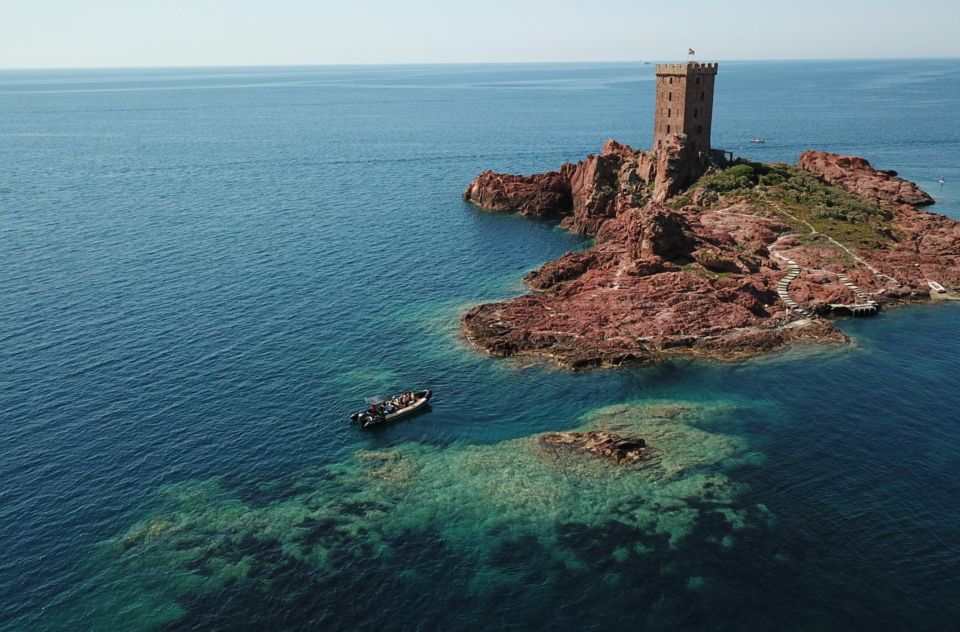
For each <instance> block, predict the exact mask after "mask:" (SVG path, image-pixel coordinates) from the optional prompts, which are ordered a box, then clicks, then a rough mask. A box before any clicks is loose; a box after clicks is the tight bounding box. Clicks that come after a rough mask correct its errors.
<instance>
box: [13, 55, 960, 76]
mask: <svg viewBox="0 0 960 632" xmlns="http://www.w3.org/2000/svg"><path fill="white" fill-rule="evenodd" d="M923 60H927V61H940V60H943V61H947V60H960V55H958V56H946V57H928V56H916V57H776V58H775V57H769V58H759V57H758V58H746V59H744V58H740V59H734V58H730V59H724V58H722V57H718V58H711V59H710V62H711V63H712V62H718V63H746V62H803V61H821V62H830V61H923ZM685 61H699V60H689V59H687V60H674V61H667V60H658V59H632V60H631V59H606V60H553V61H456V62H440V61H426V62H417V61H414V62H355V63H346V62H343V63H292V64H285V63H279V64H271V63H262V64H261V63H257V64H188V65H164V64H157V65H142V66H19V67H0V72H27V71H44V70H199V69H212V68H238V69H239V68H383V67H409V66H521V65H527V66H531V65H551V64H553V65H560V64H567V65H569V64H649V65H653V64H660V63H684V62H685ZM701 63H703V62H701Z"/></svg>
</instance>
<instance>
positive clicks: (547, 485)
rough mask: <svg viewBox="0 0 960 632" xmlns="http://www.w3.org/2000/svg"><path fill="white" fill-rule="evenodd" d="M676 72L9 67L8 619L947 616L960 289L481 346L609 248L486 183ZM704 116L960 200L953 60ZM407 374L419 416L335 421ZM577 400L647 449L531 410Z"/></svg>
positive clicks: (4, 499) (1, 386)
mask: <svg viewBox="0 0 960 632" xmlns="http://www.w3.org/2000/svg"><path fill="white" fill-rule="evenodd" d="M653 91H654V85H653V67H652V66H650V65H641V64H603V65H585V64H581V65H565V64H555V65H519V66H513V65H501V66H409V67H356V68H344V67H339V68H324V67H318V68H249V69H242V68H238V69H196V70H171V69H158V70H103V71H69V72H68V71H44V72H38V71H29V72H28V71H22V72H13V71H4V72H2V73H0V628H2V629H4V630H78V629H91V630H147V629H166V630H184V629H189V630H207V629H287V630H289V629H324V630H354V629H369V630H408V629H421V630H491V629H558V630H559V629H566V630H590V629H597V630H611V629H614V630H633V629H651V630H656V629H664V630H676V629H691V630H693V629H696V630H786V629H803V630H851V629H861V630H878V629H892V630H903V629H916V630H919V629H923V630H933V629H952V628H953V627H954V626H955V625H956V621H957V620H960V581H958V579H957V577H958V568H960V546H958V544H957V543H958V542H960V502H958V499H960V366H958V363H960V333H958V332H960V306H958V305H926V306H919V307H910V308H904V309H896V310H888V311H886V312H884V313H882V314H881V315H880V316H878V317H877V318H873V319H869V320H866V319H865V320H843V321H838V324H839V326H840V327H841V328H842V329H843V330H844V331H845V332H846V333H847V334H848V335H849V336H850V339H851V342H850V344H848V345H846V346H843V347H821V348H798V349H793V350H790V351H788V352H785V353H780V354H776V355H774V356H771V357H767V358H763V359H759V360H754V361H748V362H739V363H735V364H714V363H703V362H692V361H672V362H669V363H664V364H662V365H659V366H654V367H647V368H633V369H622V370H608V371H594V372H588V373H582V374H572V373H568V372H564V371H560V370H557V369H554V368H551V367H550V366H547V365H544V364H542V363H536V362H529V361H525V362H518V361H514V360H504V359H496V358H491V357H488V356H485V355H483V354H480V353H477V352H476V351H474V350H473V349H471V348H470V347H469V345H467V344H466V343H465V342H464V341H463V340H462V338H461V337H460V335H459V317H460V313H461V312H462V310H463V309H465V308H466V307H468V306H470V305H472V304H475V303H477V302H481V301H486V300H492V299H498V298H503V297H509V296H514V295H516V294H519V293H522V292H523V291H524V288H523V286H522V285H521V282H520V279H521V277H522V275H523V274H524V273H525V272H526V271H528V270H531V269H533V268H535V267H536V266H538V265H540V264H542V263H543V262H545V261H547V260H549V259H552V258H554V257H557V256H559V255H560V254H562V253H563V252H565V251H568V250H571V249H578V248H585V247H588V246H589V243H588V242H586V241H584V240H582V239H581V238H579V237H577V236H575V235H571V234H569V233H566V232H563V231H561V230H559V229H558V228H557V227H556V226H554V225H550V224H545V223H538V222H535V221H531V220H526V219H522V218H518V217H513V216H509V215H495V214H490V213H486V212H483V211H480V210H477V209H475V208H473V207H470V206H468V205H466V204H465V203H463V202H462V201H461V200H460V194H461V192H462V191H463V189H464V187H465V186H466V184H467V182H468V181H469V180H470V179H471V178H472V177H473V176H474V175H475V174H476V173H478V172H480V171H482V170H484V169H488V168H489V169H495V170H498V171H514V172H532V171H542V170H547V169H552V168H555V167H557V166H559V165H560V164H561V163H563V162H564V161H575V160H579V159H581V158H582V157H583V156H585V155H586V154H587V153H588V152H596V151H598V150H599V148H600V146H601V144H602V143H603V141H604V140H605V139H607V138H616V139H618V140H620V141H623V142H626V143H629V144H632V145H634V146H638V147H643V146H648V145H649V143H650V139H651V133H652V127H653V123H652V116H653V113H652V105H653V96H654V93H653ZM714 121H715V127H714V143H713V144H714V146H716V147H722V148H726V149H730V150H733V151H734V152H735V153H738V154H741V153H742V154H746V155H748V156H750V157H752V158H755V159H759V160H765V161H770V160H786V161H793V160H795V159H796V158H797V156H798V155H799V153H800V152H801V151H802V150H803V149H806V148H817V149H824V150H829V151H834V152H842V153H852V154H859V155H863V156H865V157H866V158H868V159H869V160H871V161H872V162H873V163H874V164H875V165H876V166H877V167H879V168H888V169H896V170H897V171H899V172H900V173H901V175H903V176H905V177H907V178H910V179H913V180H916V181H917V182H918V183H919V184H920V185H921V186H923V187H924V188H925V189H927V190H928V191H929V192H930V193H931V194H932V195H933V196H934V197H936V198H937V205H936V206H935V207H934V210H936V211H938V212H941V213H945V214H947V215H951V216H953V217H960V65H958V64H957V62H956V60H945V61H937V60H919V61H917V60H914V61H909V62H907V61H848V62H816V63H813V62H803V63H801V62H782V63H722V64H721V66H720V73H719V75H718V79H717V105H716V111H715V114H714ZM757 136H762V137H764V138H765V139H766V143H765V144H764V145H751V144H750V143H749V139H751V138H754V137H757ZM941 176H944V178H945V181H946V183H945V184H943V185H942V186H941V185H940V184H939V183H938V180H939V178H940V177H941ZM409 387H424V388H432V389H434V392H435V398H434V401H433V410H432V412H429V413H428V414H425V415H421V416H418V417H416V418H414V419H411V420H408V421H404V422H401V423H398V424H395V425H393V426H391V427H388V428H383V429H378V430H376V431H372V432H361V431H359V430H358V429H357V428H356V427H354V426H352V425H350V424H349V423H348V422H347V421H346V415H347V414H349V413H350V412H352V411H353V410H355V409H357V408H359V407H361V406H363V398H364V396H368V395H373V394H376V393H384V394H389V393H390V392H392V391H398V390H401V389H406V388H409ZM580 427H583V428H606V429H613V430H617V431H621V432H625V433H630V434H636V435H639V436H643V437H645V438H646V439H647V441H648V442H649V443H650V445H651V446H652V447H653V448H654V449H655V454H656V456H655V458H653V459H652V460H651V461H650V463H648V465H647V466H646V467H644V468H642V469H641V470H640V471H639V472H638V471H635V470H630V469H625V468H617V467H615V466H613V465H610V464H607V463H603V462H599V461H597V460H579V459H575V458H573V457H571V456H570V455H569V454H565V453H562V452H557V453H554V452H553V451H552V450H550V449H549V448H547V447H545V446H544V445H542V444H541V443H540V441H539V440H538V438H537V436H536V435H537V433H542V432H546V431H554V430H563V429H572V428H580Z"/></svg>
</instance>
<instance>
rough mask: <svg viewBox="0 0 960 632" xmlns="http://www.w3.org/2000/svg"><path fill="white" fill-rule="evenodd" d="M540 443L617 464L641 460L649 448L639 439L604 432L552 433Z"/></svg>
mask: <svg viewBox="0 0 960 632" xmlns="http://www.w3.org/2000/svg"><path fill="white" fill-rule="evenodd" d="M540 443H541V445H543V446H545V447H551V448H561V447H562V448H566V449H569V450H573V451H575V452H583V453H586V454H592V455H594V456H599V457H603V458H606V459H611V460H613V461H616V462H617V463H620V462H623V461H628V462H633V461H638V460H640V458H641V457H642V456H643V453H644V449H645V448H646V447H647V442H646V441H644V440H643V439H640V438H639V437H622V436H620V435H615V434H611V433H609V432H604V431H602V430H588V431H587V432H551V433H548V434H545V435H543V436H542V437H540Z"/></svg>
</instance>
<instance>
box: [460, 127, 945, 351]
mask: <svg viewBox="0 0 960 632" xmlns="http://www.w3.org/2000/svg"><path fill="white" fill-rule="evenodd" d="M701 162H702V161H701ZM701 162H698V161H696V160H693V158H692V152H691V151H690V150H689V149H688V148H686V147H685V145H684V141H683V139H681V138H678V139H675V143H674V144H672V145H668V146H666V147H664V148H661V149H659V150H657V152H653V153H651V152H645V151H638V150H635V149H633V148H631V147H628V146H626V145H623V144H620V143H617V142H615V141H607V143H605V144H604V146H603V150H602V151H601V153H600V155H591V156H588V157H587V158H586V159H585V160H583V161H581V162H579V163H576V164H565V165H563V166H562V167H560V169H559V170H558V171H555V172H548V173H545V174H536V175H533V176H516V175H509V174H496V173H493V172H489V171H488V172H484V173H482V174H480V175H479V176H478V177H477V178H476V179H475V180H474V181H473V182H471V183H470V184H469V185H468V187H467V189H466V191H465V192H464V199H465V200H467V201H469V202H471V203H474V204H476V205H478V206H480V207H482V208H485V209H488V210H492V211H515V212H518V213H521V214H524V215H528V216H532V217H543V218H557V219H561V220H562V222H561V226H563V227H565V228H568V229H571V230H574V231H578V232H581V233H583V234H587V235H592V236H595V237H596V243H595V245H594V246H593V247H592V248H590V249H589V250H586V251H583V252H573V253H568V254H566V255H564V256H563V257H561V258H560V259H557V260H555V261H551V262H549V263H547V264H545V265H544V266H543V267H541V268H540V269H539V270H536V271H534V272H531V273H530V274H528V275H527V276H526V278H525V279H524V281H525V282H526V283H527V285H528V286H529V287H530V288H531V289H532V290H534V293H533V294H527V295H524V296H520V297H517V298H515V299H512V300H509V301H502V302H496V303H487V304H483V305H478V306H476V307H473V308H471V309H469V310H468V311H467V312H466V313H465V314H464V315H463V318H462V328H463V332H464V334H465V336H466V338H467V339H468V340H470V341H471V342H472V343H474V344H475V345H476V346H478V347H480V348H482V349H484V350H486V351H487V352H489V353H491V354H494V355H502V356H513V355H537V356H544V357H547V358H551V359H552V360H554V361H556V362H557V363H558V364H560V365H562V366H564V367H568V368H574V369H579V368H589V367H596V366H615V365H621V364H626V363H639V362H650V361H655V360H657V359H660V358H663V357H664V356H667V355H671V354H687V355H695V356H702V357H709V358H716V359H734V358H739V357H743V356H749V355H756V354H759V353H762V352H766V351H771V350H775V349H779V348H782V347H785V346H787V345H790V344H793V343H795V342H797V341H801V340H813V341H820V342H843V341H845V340H846V337H845V336H844V335H843V334H842V333H841V332H840V331H839V330H838V329H836V328H835V327H834V326H833V325H832V324H831V322H830V321H829V320H828V319H826V318H825V317H826V316H829V315H831V314H835V313H839V314H850V313H852V314H855V315H866V314H872V313H875V312H876V311H877V309H879V308H880V307H882V306H884V305H891V304H897V303H903V302H907V301H917V300H928V299H944V298H954V299H956V298H960V294H958V292H957V291H958V290H960V222H957V221H956V220H953V219H949V218H947V217H944V216H942V215H937V214H934V213H929V212H926V211H923V210H920V209H919V208H918V206H921V205H927V204H931V203H932V202H933V200H932V198H930V196H929V195H927V194H926V193H924V192H923V191H922V190H920V188H919V187H917V186H916V185H915V184H914V183H912V182H908V181H906V180H903V179H901V178H899V177H897V176H896V174H895V173H894V172H892V171H884V170H877V169H874V168H873V167H872V166H871V165H870V163H869V162H867V161H866V160H864V159H862V158H856V157H852V156H840V155H837V154H828V153H823V152H812V151H808V152H805V153H804V154H803V155H802V156H801V157H800V161H799V163H798V165H797V166H791V165H786V164H761V163H755V162H749V161H746V160H737V161H733V162H729V161H725V160H724V161H717V162H714V163H713V164H712V166H710V167H709V169H707V168H706V167H705V166H704V165H703V164H701ZM693 167H697V168H696V169H694V168H693ZM704 171H705V173H704ZM701 174H702V175H701Z"/></svg>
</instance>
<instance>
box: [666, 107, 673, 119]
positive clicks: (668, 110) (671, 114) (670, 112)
mask: <svg viewBox="0 0 960 632" xmlns="http://www.w3.org/2000/svg"><path fill="white" fill-rule="evenodd" d="M671 116H673V110H671V109H669V108H667V118H670V117H671Z"/></svg>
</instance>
